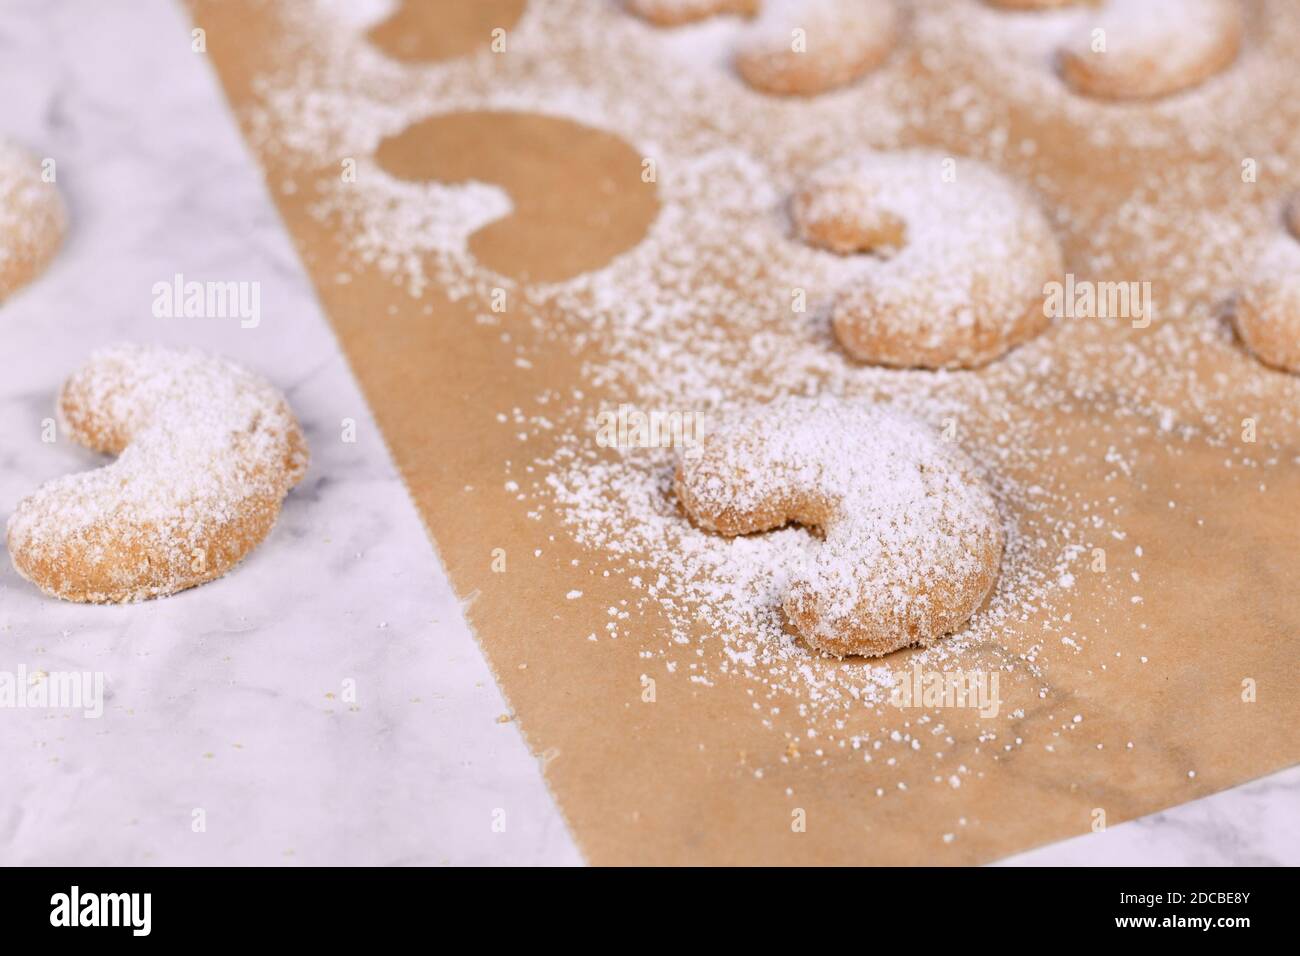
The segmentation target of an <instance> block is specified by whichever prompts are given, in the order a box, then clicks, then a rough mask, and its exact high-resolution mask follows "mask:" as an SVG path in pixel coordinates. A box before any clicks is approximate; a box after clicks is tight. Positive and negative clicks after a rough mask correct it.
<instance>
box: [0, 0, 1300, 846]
mask: <svg viewBox="0 0 1300 956" xmlns="http://www.w3.org/2000/svg"><path fill="white" fill-rule="evenodd" d="M0 134H5V135H10V136H12V137H14V138H16V139H18V140H19V141H21V142H23V143H25V144H26V145H27V146H28V147H29V148H30V149H32V150H33V151H35V152H36V153H37V154H38V155H41V156H50V157H54V158H55V159H56V161H57V164H58V180H59V183H60V185H61V187H62V189H63V191H64V194H65V195H66V197H67V199H68V203H69V206H70V210H71V217H72V228H71V232H70V236H69V239H68V242H67V245H66V247H65V248H64V250H63V251H62V253H61V255H60V256H59V258H58V259H57V261H56V262H55V264H54V266H53V267H52V269H51V270H50V271H49V272H48V273H47V274H46V275H45V276H44V277H42V278H41V279H40V280H39V281H38V282H37V283H36V284H34V285H33V286H31V287H29V288H28V289H26V290H24V291H23V292H21V293H20V294H19V295H17V296H15V297H14V298H13V299H11V300H10V301H9V302H7V303H5V304H4V305H3V306H0V350H2V351H0V356H2V361H0V515H7V513H8V511H9V509H10V508H11V507H12V505H13V503H14V502H16V501H17V500H18V498H20V497H21V496H22V495H24V494H26V493H27V492H28V491H30V490H32V489H33V488H35V487H36V486H37V485H38V484H39V483H40V482H41V481H43V480H45V479H48V478H50V477H53V476H55V475H58V474H61V473H64V472H68V471H72V470H74V469H78V468H82V467H86V466H87V465H88V464H90V463H91V461H92V460H93V458H92V456H90V455H89V454H87V453H85V452H83V451H80V450H78V449H77V448H75V447H73V446H72V445H71V444H69V443H68V442H66V441H59V442H57V443H55V444H44V443H42V441H41V435H40V431H41V421H42V419H44V418H46V417H47V416H49V415H50V414H51V409H52V402H53V396H54V392H55V389H56V388H57V385H58V383H59V382H60V380H61V379H62V378H63V377H64V375H66V374H67V372H68V371H69V370H70V369H71V368H73V367H74V366H75V365H76V364H77V363H78V362H80V361H81V360H82V358H84V356H85V355H86V354H87V352H88V351H89V350H90V349H92V348H93V347H95V346H97V345H100V344H104V343H108V342H113V341H119V340H136V341H144V342H161V343H173V344H190V345H197V346H200V347H204V348H208V349H211V350H214V351H219V352H222V353H224V354H227V355H230V356H232V357H234V358H236V359H238V360H241V361H244V362H246V363H247V364H249V365H251V366H252V367H254V368H256V369H259V370H260V371H262V372H263V373H264V374H266V375H267V376H268V377H270V378H271V379H272V380H274V381H275V382H276V383H277V384H279V385H280V386H281V387H282V388H284V389H285V390H286V392H287V393H288V395H289V398H290V401H291V403H292V404H293V406H294V407H295V409H296V410H297V411H298V413H299V415H300V417H301V418H302V419H303V421H304V424H305V426H306V428H307V431H308V437H309V439H310V441H311V444H312V450H313V455H314V458H313V464H312V469H311V472H310V474H309V475H308V477H307V479H306V481H305V482H304V484H303V485H302V486H301V487H300V488H299V489H298V490H297V491H295V492H294V493H293V494H291V495H290V496H289V498H288V500H287V502H286V506H285V510H284V513H283V516H282V518H281V520H280V523H279V525H278V526H277V527H276V529H275V531H274V532H273V533H272V535H271V537H270V538H269V540H268V541H267V542H266V543H265V544H264V545H263V546H262V547H261V548H260V549H258V550H257V551H256V552H255V553H254V554H253V556H252V557H251V558H250V559H249V560H248V561H247V562H246V563H245V564H244V565H243V566H242V567H241V568H240V569H239V570H238V571H237V572H236V573H233V574H231V575H229V576H227V577H226V578H224V579H222V580H220V581H217V582H215V583H213V584H210V585H207V586H205V587H202V588H198V589H195V590H192V591H189V592H186V593H184V594H182V595H179V596H177V597H174V598H171V599H168V600H164V601H155V602H151V603H146V604H140V605H135V606H129V607H85V606H78V605H72V604H64V603H59V602H55V601H52V600H49V599H46V598H44V597H42V596H41V595H40V594H39V593H38V592H37V591H36V590H35V589H34V588H33V587H31V586H30V585H28V584H27V583H26V582H24V581H22V580H21V579H20V578H19V577H18V576H17V575H16V574H15V573H14V571H13V570H12V568H11V567H10V563H9V560H8V555H7V554H0V671H10V672H14V671H17V670H18V669H19V668H20V667H25V668H26V669H27V670H28V671H34V670H37V669H40V670H44V671H48V672H54V671H69V670H78V671H102V672H103V673H104V674H105V675H106V680H107V695H108V701H107V704H106V708H105V712H104V715H103V717H102V718H100V719H98V720H94V719H86V718H85V717H83V716H81V715H80V714H78V713H72V712H68V711H49V710H47V711H39V710H17V709H8V710H0V777H2V779H3V780H4V786H3V788H0V863H3V864H59V863H88V864H107V863H116V864H148V863H182V864H191V863H194V864H235V863H248V864H286V863H289V864H292V863H298V864H359V863H375V864H387V863H412V864H430V863H433V864H436V863H443V862H450V863H522V864H527V863H574V862H580V856H579V854H578V852H577V850H576V848H575V846H574V844H573V842H572V840H571V839H570V837H569V835H568V833H567V831H566V830H565V827H564V824H563V822H562V820H561V818H560V815H559V813H558V812H557V811H556V809H555V806H554V804H553V802H552V801H551V798H550V796H549V794H548V793H547V791H546V788H545V786H544V784H543V782H542V778H541V775H540V772H539V769H538V765H537V763H536V761H535V760H534V759H533V757H532V756H531V755H530V754H529V753H528V751H527V749H526V747H525V746H524V743H523V741H522V739H521V738H520V736H519V734H518V732H517V730H516V728H515V726H514V725H513V724H510V723H499V722H498V720H497V718H498V717H499V716H500V715H501V714H503V713H504V712H505V711H506V704H505V703H504V701H503V700H502V698H501V696H500V694H499V692H498V691H497V689H496V687H495V685H494V684H493V682H492V679H491V677H490V675H489V672H488V669H487V666H486V665H485V663H484V661H483V658H482V656H481V654H480V653H479V650H478V647H477V646H476V644H475V643H474V640H473V637H472V635H471V634H470V633H469V631H468V630H467V628H466V626H465V623H464V621H463V620H462V618H461V615H460V612H459V608H458V606H457V604H456V601H455V599H454V597H453V595H452V593H451V591H450V588H449V586H448V584H447V581H446V579H445V577H444V575H443V573H442V571H441V569H440V567H439V564H438V560H437V557H436V554H435V552H434V550H433V548H432V546H431V545H430V544H429V541H428V539H427V538H426V536H425V534H424V530H423V528H422V526H421V524H420V521H419V519H418V517H417V515H416V512H415V510H414V508H413V507H412V505H411V503H410V501H409V499H408V498H407V495H406V492H405V490H404V489H403V486H402V484H401V482H400V481H399V480H398V478H397V475H396V473H395V471H394V468H393V465H392V463H391V461H390V460H389V457H388V455H387V452H386V450H385V448H384V446H383V443H382V441H381V438H380V436H379V435H378V433H377V431H376V429H375V427H374V423H373V421H372V420H371V418H370V415H369V412H368V411H367V409H366V407H365V404H364V402H363V400H362V398H361V396H360V393H359V392H358V389H357V387H356V384H355V382H354V381H353V379H352V377H351V375H350V373H349V371H348V368H347V366H346V363H345V361H344V359H343V357H342V355H341V353H340V351H339V349H338V346H337V344H336V343H335V341H334V338H333V336H332V334H331V332H330V330H329V326H328V324H327V322H326V320H325V318H324V317H323V315H322V314H321V311H320V308H319V306H318V304H317V303H316V300H315V297H314V295H313V292H312V289H311V287H310V284H309V282H308V280H307V278H306V276H305V275H304V273H303V270H302V268H301V266H300V265H299V263H298V261H297V259H296V258H295V255H294V252H293V249H292V246H291V244H290V241H289V239H288V237H287V235H286V233H285V231H284V229H283V228H282V226H281V224H280V222H279V220H278V218H277V216H276V213H275V210H274V207H273V205H272V203H271V201H270V199H269V198H268V196H267V194H266V191H265V189H264V188H263V185H262V182H261V178H260V175H259V174H258V171H257V169H256V166H255V164H254V162H253V161H252V159H251V157H250V156H249V154H248V152H247V150H246V149H245V148H244V145H243V143H242V141H241V140H240V138H239V135H238V132H237V130H236V128H235V124H234V122H233V120H232V118H231V117H230V115H229V112H228V110H227V108H226V106H225V103H224V100H223V99H222V96H221V93H220V91H219V89H218V86H217V83H216V80H215V78H214V76H213V74H212V72H211V69H210V66H209V64H208V63H207V61H206V59H205V58H204V57H203V56H202V55H196V54H194V53H192V52H191V51H190V48H189V35H188V25H187V22H186V20H185V18H184V14H183V12H182V11H181V10H180V9H179V7H177V6H174V5H173V4H172V3H170V2H168V0H8V2H6V3H5V4H4V7H3V9H2V10H0ZM176 272H182V273H184V274H185V276H186V277H187V278H194V279H214V280H247V281H258V282H260V283H261V289H262V313H263V319H262V322H261V325H260V326H259V327H258V328H256V329H241V328H239V323H238V320H237V319H156V318H153V317H152V315H151V308H150V306H151V302H152V292H151V289H152V286H153V284H154V283H155V282H158V281H166V280H168V279H170V277H171V276H172V275H173V274H174V273H176ZM343 418H354V419H356V420H357V422H358V423H359V425H358V440H357V442H356V443H355V444H345V443H343V442H342V441H340V439H339V422H340V420H341V419H343ZM349 680H351V681H354V682H355V686H356V689H357V703H356V706H355V708H353V707H352V706H350V705H349V704H347V703H345V702H344V701H343V700H342V699H341V697H342V694H343V689H344V686H345V684H344V682H345V681H349ZM330 694H333V695H335V697H334V698H330V697H329V696H327V695H330ZM1298 804H1300V770H1297V769H1293V770H1290V771H1287V772H1284V773H1280V774H1276V775H1274V776H1272V777H1269V778H1266V779H1264V780H1260V781H1256V782H1254V783H1251V784H1248V785H1246V786H1243V787H1239V788H1237V789H1235V790H1233V791H1230V792H1227V793H1223V794H1220V795H1217V796H1215V797H1211V798H1209V799H1206V800H1201V801H1197V802H1196V803H1193V804H1189V805H1186V806H1183V807H1180V808H1177V809H1175V810H1173V811H1170V812H1168V813H1163V814H1159V815H1156V816H1153V817H1150V818H1147V819H1145V820H1141V821H1137V822H1135V823H1130V824H1124V825H1120V826H1117V827H1113V828H1111V829H1110V830H1109V831H1108V832H1107V833H1105V834H1104V835H1101V836H1090V837H1086V838H1080V839H1078V840H1073V841H1069V842H1066V843H1062V844H1057V845H1055V846H1051V847H1046V848H1042V849H1039V850H1036V851H1033V852H1031V853H1027V854H1024V855H1022V856H1020V857H1017V858H1014V859H1013V860H1012V861H1010V862H1013V863H1046V864H1058V863H1059V864H1074V863H1102V862H1111V863H1212V864H1228V863H1274V862H1287V863H1292V864H1294V863H1297V862H1300V814H1297V813H1296V807H1297V805H1298ZM497 808H502V809H504V810H505V820H506V827H505V832H494V831H493V827H492V821H493V814H494V811H495V810H496V809H497ZM195 809H202V810H203V811H204V813H205V817H206V830H205V831H204V832H194V830H193V827H192V820H193V819H194V817H193V812H194V810H195Z"/></svg>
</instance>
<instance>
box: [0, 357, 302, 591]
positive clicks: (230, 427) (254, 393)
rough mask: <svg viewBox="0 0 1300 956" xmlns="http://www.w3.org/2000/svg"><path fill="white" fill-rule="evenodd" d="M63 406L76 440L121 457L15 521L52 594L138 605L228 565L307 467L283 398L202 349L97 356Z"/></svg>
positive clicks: (20, 544)
mask: <svg viewBox="0 0 1300 956" xmlns="http://www.w3.org/2000/svg"><path fill="white" fill-rule="evenodd" d="M58 410H59V416H60V419H61V421H62V427H63V429H64V431H65V432H67V433H68V434H69V435H70V436H71V437H72V438H73V439H75V440H76V441H78V442H80V443H82V444H85V445H87V446H89V447H91V448H94V449H96V450H98V451H103V452H106V453H109V454H118V455H119V457H118V458H117V460H116V461H114V462H113V463H112V464H109V465H105V466H104V467H102V468H97V469H95V470H93V471H88V472H83V473H81V474H76V475H67V476H65V477H62V478H57V479H55V480H53V481H51V482H49V483H47V484H46V485H44V486H43V487H42V488H41V489H40V490H39V491H37V492H36V493H35V494H33V495H31V496H29V497H27V498H25V499H23V501H21V502H20V503H19V505H18V507H17V509H16V510H15V511H14V513H13V515H11V516H10V519H9V525H8V536H9V549H10V551H11V552H12V554H13V557H14V560H15V564H16V565H17V566H18V567H19V570H20V571H24V572H25V573H35V575H36V576H37V577H41V576H42V575H43V574H45V573H50V572H52V573H54V574H55V575H56V577H55V579H54V580H45V579H41V580H38V581H37V583H38V584H40V585H41V586H42V587H44V588H46V589H47V590H50V591H51V592H52V593H55V594H56V595H57V596H60V597H70V598H75V599H78V600H97V601H122V600H138V599H140V598H142V597H151V596H155V595H159V594H167V593H171V592H172V591H174V590H177V588H178V587H181V586H188V585H187V584H185V583H184V582H185V581H186V580H188V577H189V576H195V577H198V578H199V579H200V580H203V579H206V577H210V576H211V575H210V574H208V573H207V572H208V571H209V569H212V570H217V569H220V570H224V569H225V567H228V566H229V565H230V564H233V563H234V562H235V561H237V560H238V559H239V558H240V557H242V556H243V552H244V550H246V548H247V547H248V546H251V544H254V543H256V541H257V540H260V538H261V535H262V534H264V533H265V531H266V530H267V529H268V528H269V526H270V521H273V520H274V516H275V513H276V512H277V511H278V510H279V503H280V499H281V498H282V497H283V496H284V494H285V493H286V492H287V491H288V490H289V488H290V487H292V486H293V485H294V484H296V483H297V482H298V480H299V479H300V478H301V477H302V474H303V472H304V471H305V470H306V465H307V455H306V446H305V445H304V444H303V441H302V436H301V434H300V432H299V430H298V425H297V422H296V421H295V420H294V418H293V415H292V413H291V412H290V411H289V409H288V406H287V405H286V404H285V402H284V399H283V397H281V396H280V394H279V393H278V392H276V391H275V389H273V388H272V387H271V386H270V385H268V384H267V383H265V382H264V381H262V380H261V379H259V378H257V377H256V376H254V375H252V374H251V373H249V372H247V371H245V370H243V369H241V368H239V367H238V366H235V365H233V364H231V363H229V362H226V361H224V360H222V359H217V358H212V357H209V356H206V355H204V354H202V353H199V352H194V351H175V350H170V349H162V348H146V347H139V346H116V347H113V348H109V349H103V350H101V351H99V352H96V353H95V355H94V356H92V358H91V359H90V361H89V362H88V363H87V364H86V365H85V366H84V367H83V368H82V369H80V370H79V371H78V372H77V373H76V374H74V375H73V376H72V377H71V378H70V379H69V380H68V382H67V384H66V385H65V386H64V388H63V392H62V394H61V395H60V398H59V405H58ZM268 510H269V515H268V514H267V512H268ZM268 518H269V520H267V519H268ZM249 522H251V523H252V525H253V526H254V528H253V529H250V530H245V529H244V525H245V523H249ZM249 536H251V537H252V538H253V541H252V542H251V543H250V542H248V541H247V540H246V538H247V537H249ZM196 552H197V558H196ZM196 560H198V562H199V563H200V565H201V566H195V565H196ZM102 575H106V576H107V578H108V581H107V582H106V583H105V582H103V581H101V580H100V578H101V576H102ZM156 578H157V580H155V579H156ZM86 580H91V581H95V582H97V583H96V585H95V586H93V587H92V586H87V584H86V583H85V582H86ZM189 583H195V582H193V581H190V582H189ZM100 585H104V586H103V587H102V588H101V587H100Z"/></svg>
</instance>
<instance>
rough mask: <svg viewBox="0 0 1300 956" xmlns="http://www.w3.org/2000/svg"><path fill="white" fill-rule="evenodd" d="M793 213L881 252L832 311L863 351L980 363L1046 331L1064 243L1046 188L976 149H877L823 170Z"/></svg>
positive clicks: (906, 362) (895, 362)
mask: <svg viewBox="0 0 1300 956" xmlns="http://www.w3.org/2000/svg"><path fill="white" fill-rule="evenodd" d="M791 217H792V219H793V221H794V227H795V231H796V233H797V234H798V235H799V237H800V238H802V239H803V240H804V241H805V242H807V243H809V244H810V245H813V246H817V247H819V248H822V249H828V250H830V251H832V252H836V253H839V254H841V255H848V254H852V253H860V252H871V253H875V254H876V255H877V256H878V257H881V258H882V259H883V260H884V261H880V262H876V263H873V264H872V266H871V268H870V270H869V271H867V272H866V273H865V274H864V275H863V277H862V278H860V279H858V280H856V281H854V282H851V283H849V284H848V285H847V286H846V287H845V288H844V289H843V290H842V291H841V292H840V294H839V296H838V298H837V300H836V302H835V305H834V308H833V312H832V316H831V321H832V325H833V328H834V331H835V335H836V337H837V338H838V339H839V341H840V344H841V345H843V347H844V349H845V351H847V352H848V353H849V354H850V355H852V356H853V357H854V358H856V359H858V360H860V361H864V362H871V363H875V364H879V365H888V366H894V367H900V368H908V367H919V368H972V367H975V366H979V365H983V364H985V363H987V362H989V361H992V360H993V359H995V358H997V357H998V356H1000V355H1003V354H1004V353H1006V352H1007V351H1008V350H1010V349H1011V348H1013V347H1014V346H1016V345H1019V344H1021V343H1022V342H1025V341H1027V340H1029V339H1031V338H1033V337H1034V336H1036V335H1038V334H1039V333H1040V332H1042V331H1043V330H1044V329H1045V328H1046V327H1047V325H1048V321H1049V320H1048V318H1047V316H1046V314H1045V312H1044V307H1043V289H1044V286H1045V285H1046V284H1047V283H1049V282H1056V281H1059V280H1060V279H1061V274H1062V271H1063V268H1064V267H1063V265H1062V255H1061V248H1060V244H1059V243H1058V241H1057V238H1056V235H1055V233H1054V232H1053V230H1052V227H1051V225H1050V224H1049V223H1048V221H1047V219H1046V217H1045V216H1044V215H1043V213H1042V210H1041V209H1039V207H1038V205H1037V204H1036V203H1035V202H1034V200H1033V199H1032V198H1031V197H1030V196H1028V195H1027V194H1026V193H1024V192H1023V191H1022V190H1020V189H1019V188H1018V187H1016V186H1015V185H1014V184H1012V183H1011V182H1010V181H1008V180H1007V179H1006V178H1004V177H1003V176H1002V175H1000V174H999V173H997V172H995V171H994V170H993V169H991V168H989V167H988V166H985V165H984V164H983V163H980V162H978V161H976V160H973V159H965V158H961V159H954V158H952V157H947V156H943V155H940V154H938V153H933V152H928V151H922V150H916V151H902V152H896V153H868V154H863V155H858V156H850V157H846V158H844V159H840V160H836V161H834V162H832V163H829V164H828V165H826V166H823V167H821V168H820V169H818V170H816V171H815V172H814V173H813V174H812V175H811V176H809V177H808V178H807V179H806V180H805V182H804V183H803V184H802V186H800V188H799V189H798V190H797V191H796V192H795V195H794V197H793V200H792V202H791Z"/></svg>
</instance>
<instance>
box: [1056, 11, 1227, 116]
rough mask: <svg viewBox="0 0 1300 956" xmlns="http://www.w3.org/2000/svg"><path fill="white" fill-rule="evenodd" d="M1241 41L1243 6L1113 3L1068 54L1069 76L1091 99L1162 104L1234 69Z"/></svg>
mask: <svg viewBox="0 0 1300 956" xmlns="http://www.w3.org/2000/svg"><path fill="white" fill-rule="evenodd" d="M1241 40H1242V16H1241V7H1240V6H1239V5H1238V2H1237V0H1107V2H1106V3H1105V4H1104V6H1102V8H1101V9H1100V11H1099V12H1098V14H1097V15H1095V16H1086V17H1083V18H1082V19H1081V20H1080V22H1079V26H1078V29H1077V30H1076V32H1075V34H1074V37H1073V39H1072V40H1070V41H1069V42H1068V43H1067V44H1066V45H1065V47H1064V48H1063V49H1062V50H1061V57H1060V60H1061V75H1062V76H1063V77H1064V79H1065V82H1066V83H1067V84H1069V86H1070V87H1071V88H1072V89H1073V90H1074V91H1075V92H1077V93H1082V94H1083V95H1085V96H1091V97H1096V98H1099V99H1108V100H1140V99H1154V98H1157V97H1161V96H1169V95H1170V94H1173V93H1177V92H1180V91H1182V90H1187V89H1190V88H1192V87H1194V86H1197V85H1199V84H1201V83H1203V82H1204V81H1205V80H1207V79H1209V78H1210V77H1212V76H1214V75H1215V74H1216V73H1220V72H1222V71H1223V70H1225V69H1227V68H1228V67H1229V66H1231V65H1232V63H1233V61H1235V60H1236V59H1237V54H1238V52H1239V51H1240V49H1241Z"/></svg>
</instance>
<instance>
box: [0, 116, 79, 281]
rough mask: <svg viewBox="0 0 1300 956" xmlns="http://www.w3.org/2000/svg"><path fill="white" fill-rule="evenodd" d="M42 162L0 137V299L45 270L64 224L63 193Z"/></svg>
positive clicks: (61, 237)
mask: <svg viewBox="0 0 1300 956" xmlns="http://www.w3.org/2000/svg"><path fill="white" fill-rule="evenodd" d="M41 173H42V167H41V162H40V161H39V160H38V159H37V158H36V157H35V156H32V155H31V154H30V153H28V152H27V151H26V150H25V149H23V148H22V147H20V146H17V145H15V144H13V143H11V142H8V141H7V140H3V139H0V302H3V301H4V300H5V299H7V298H8V297H9V296H10V295H11V294H12V293H14V292H15V291H17V290H18V289H20V288H21V287H22V286H24V285H26V284H27V283H28V282H31V281H32V279H34V278H36V277H37V276H38V275H40V274H41V272H43V271H44V270H45V267H46V266H47V265H48V264H49V262H50V260H51V259H53V258H54V254H55V252H57V251H58V248H59V244H60V243H61V242H62V241H63V233H64V230H65V229H66V227H67V212H66V210H65V208H64V205H63V198H62V197H61V196H60V195H59V190H58V187H56V186H55V185H54V183H51V182H46V181H45V179H44V178H43V177H42V175H41Z"/></svg>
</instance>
